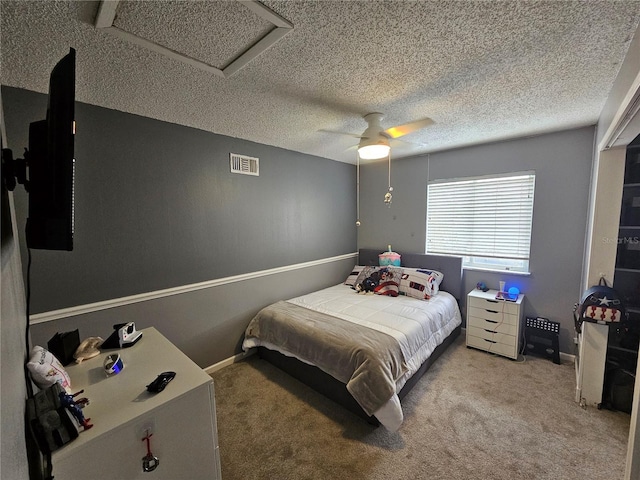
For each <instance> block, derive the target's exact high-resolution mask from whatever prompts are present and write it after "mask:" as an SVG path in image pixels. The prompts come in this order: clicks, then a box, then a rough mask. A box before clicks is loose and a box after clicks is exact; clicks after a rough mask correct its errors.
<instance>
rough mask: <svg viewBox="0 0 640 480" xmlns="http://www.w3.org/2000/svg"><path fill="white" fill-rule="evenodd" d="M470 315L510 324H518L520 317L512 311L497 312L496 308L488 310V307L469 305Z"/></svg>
mask: <svg viewBox="0 0 640 480" xmlns="http://www.w3.org/2000/svg"><path fill="white" fill-rule="evenodd" d="M468 316H470V317H476V318H483V319H485V320H489V321H492V322H497V323H508V324H509V325H518V319H519V317H518V316H517V315H513V314H511V313H506V312H496V311H495V310H487V309H486V308H478V307H469V310H468Z"/></svg>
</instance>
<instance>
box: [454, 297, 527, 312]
mask: <svg viewBox="0 0 640 480" xmlns="http://www.w3.org/2000/svg"><path fill="white" fill-rule="evenodd" d="M467 302H468V303H467V307H476V308H482V309H484V310H490V311H493V312H500V313H503V312H504V313H509V314H511V315H518V313H519V311H520V307H519V306H518V304H516V303H513V302H506V301H503V300H490V299H486V298H478V297H472V296H469V297H468V300H467Z"/></svg>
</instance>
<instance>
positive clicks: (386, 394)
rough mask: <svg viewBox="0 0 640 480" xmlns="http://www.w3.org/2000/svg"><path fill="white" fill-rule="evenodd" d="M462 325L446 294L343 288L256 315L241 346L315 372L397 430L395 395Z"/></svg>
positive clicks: (398, 408)
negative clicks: (418, 296) (426, 297)
mask: <svg viewBox="0 0 640 480" xmlns="http://www.w3.org/2000/svg"><path fill="white" fill-rule="evenodd" d="M461 323H462V319H461V315H460V310H459V308H458V304H457V302H456V300H455V298H454V297H453V296H452V295H450V294H448V293H447V292H440V293H438V295H435V296H434V297H432V298H431V299H430V300H419V299H415V298H411V297H405V296H398V297H387V296H384V295H374V294H366V295H363V294H357V293H356V292H355V291H354V290H353V289H352V288H351V287H349V286H346V285H343V284H340V285H335V286H332V287H329V288H326V289H323V290H319V291H317V292H313V293H310V294H307V295H302V296H300V297H296V298H292V299H290V300H288V301H286V302H277V303H276V304H273V305H270V306H269V307H266V308H265V309H263V310H261V311H260V312H259V313H258V314H257V315H256V317H254V319H252V321H251V322H250V324H249V326H248V327H247V330H246V333H245V339H244V342H243V349H244V350H248V349H249V348H253V347H257V346H263V347H266V348H269V349H272V350H276V351H278V352H280V353H282V354H284V355H287V356H291V357H295V358H297V359H298V360H300V361H302V362H305V363H308V364H311V365H314V366H316V367H318V368H320V369H321V370H323V371H325V372H326V373H328V374H330V375H332V376H333V377H335V378H336V379H338V380H340V381H341V382H343V383H345V384H346V385H347V389H348V390H349V392H350V393H351V394H352V396H353V397H354V398H355V399H356V401H357V402H358V403H359V404H360V406H361V407H362V408H363V410H364V411H365V412H367V414H370V415H375V416H376V418H378V420H379V421H380V423H381V424H382V425H384V426H385V427H386V428H387V429H389V430H392V431H395V430H397V429H398V428H399V426H400V425H401V423H402V421H403V414H402V408H401V406H400V401H399V399H398V396H397V393H398V392H399V391H400V390H401V389H402V387H403V386H404V384H405V383H406V381H407V380H408V379H409V378H410V377H411V376H412V375H413V374H414V373H415V372H416V371H417V370H418V369H419V368H420V366H421V365H422V363H424V361H425V360H426V359H428V358H429V356H430V355H431V353H432V352H433V350H434V349H435V348H436V347H437V346H438V345H439V344H440V343H442V342H443V341H444V339H445V338H446V337H447V336H449V334H451V332H453V330H454V329H455V328H456V327H457V326H459V325H460V324H461Z"/></svg>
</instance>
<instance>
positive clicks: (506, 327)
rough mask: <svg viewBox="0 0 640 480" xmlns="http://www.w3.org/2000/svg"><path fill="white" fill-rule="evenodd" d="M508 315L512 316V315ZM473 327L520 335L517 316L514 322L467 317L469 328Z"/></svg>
mask: <svg viewBox="0 0 640 480" xmlns="http://www.w3.org/2000/svg"><path fill="white" fill-rule="evenodd" d="M507 316H508V317H512V315H507ZM471 327H476V328H480V329H482V330H488V331H491V332H498V333H505V334H507V335H512V336H514V337H515V336H517V335H518V325H517V317H516V318H515V321H514V322H500V321H495V320H487V319H486V318H479V317H473V316H469V317H467V328H471Z"/></svg>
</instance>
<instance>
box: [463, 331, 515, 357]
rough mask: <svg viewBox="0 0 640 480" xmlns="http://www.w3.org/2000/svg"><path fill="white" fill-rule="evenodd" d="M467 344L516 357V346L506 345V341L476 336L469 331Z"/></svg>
mask: <svg viewBox="0 0 640 480" xmlns="http://www.w3.org/2000/svg"><path fill="white" fill-rule="evenodd" d="M467 345H468V346H470V347H475V348H479V349H481V350H486V351H487V352H491V353H497V354H498V355H504V356H505V357H510V358H516V346H515V345H505V344H504V343H497V342H495V343H494V342H492V341H491V340H489V339H486V338H481V337H474V336H473V335H470V334H469V332H467Z"/></svg>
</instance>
